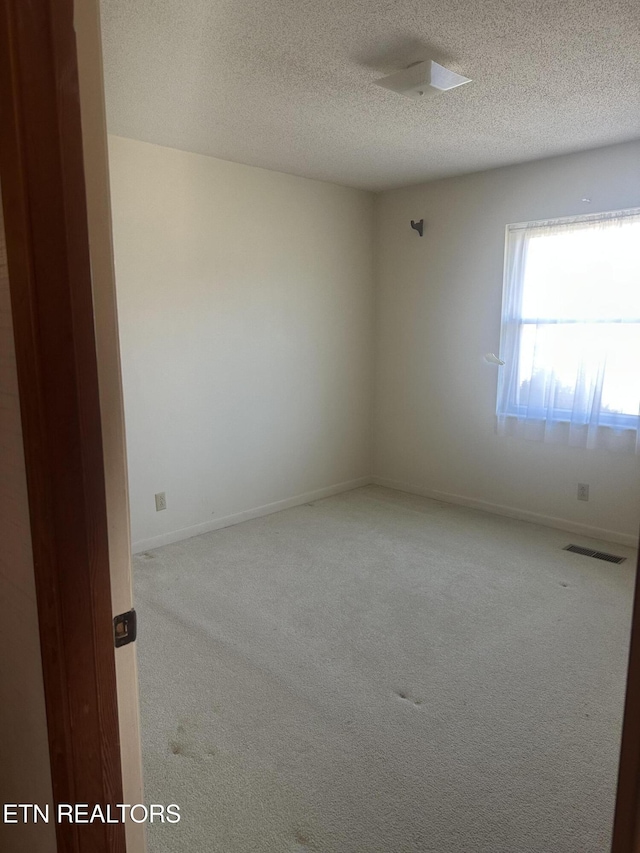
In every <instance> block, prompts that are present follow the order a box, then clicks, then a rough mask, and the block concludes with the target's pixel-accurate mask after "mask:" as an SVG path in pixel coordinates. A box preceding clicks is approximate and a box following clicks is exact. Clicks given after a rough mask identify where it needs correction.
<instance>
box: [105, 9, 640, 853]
mask: <svg viewBox="0 0 640 853" xmlns="http://www.w3.org/2000/svg"><path fill="white" fill-rule="evenodd" d="M101 14H102V46H103V61H104V81H105V97H106V112H107V124H108V132H109V136H108V157H109V173H110V191H111V211H112V223H113V250H114V259H115V280H116V292H117V309H118V323H119V340H120V353H121V363H122V381H123V389H124V417H125V426H126V440H127V457H128V479H129V504H130V521H131V551H132V553H133V586H134V603H135V608H136V612H137V618H138V639H137V643H136V645H137V657H138V669H139V690H140V708H141V729H142V757H143V770H144V786H145V801H146V802H151V803H177V804H179V805H180V809H181V815H182V818H181V820H180V822H179V824H175V825H170V824H168V823H161V824H157V823H154V824H152V825H149V826H148V828H147V832H148V848H149V850H150V851H151V853H174V851H176V853H177V851H186V850H189V851H191V853H197V851H207V853H209V851H216V853H218V851H219V853H250V851H252V853H253V851H269V853H271V852H272V853H295V851H298V853H301V851H319V852H320V853H410V851H421V852H422V851H424V852H425V853H426V851H433V853H550V851H554V853H602V851H605V850H607V849H609V844H610V839H611V833H612V825H613V818H614V805H615V798H616V782H617V774H618V761H619V753H620V738H621V731H622V717H623V709H624V698H625V681H626V673H627V662H628V652H629V636H630V624H631V613H632V605H633V587H634V580H635V568H636V547H637V537H638V526H639V523H640V455H639V454H640V433H639V416H640V372H639V371H638V364H639V363H640V256H639V254H638V246H640V119H639V116H640V8H639V7H638V6H637V4H635V3H633V2H631V0H613V2H607V3H605V2H603V1H602V2H601V1H600V0H597V1H596V0H586V2H585V0H582V2H579V3H578V2H565V3H550V2H540V3H533V4H531V3H524V2H521V0H516V2H504V0H483V2H471V3H468V2H467V3H462V2H458V0H455V2H448V3H435V2H432V0H425V2H423V3H420V4H418V3H414V2H410V1H409V0H398V2H395V3H380V2H372V3H368V4H363V3H360V2H355V0H343V2H341V3H337V2H333V0H330V2H310V3H295V2H291V0H260V2H258V0H246V2H244V3H229V2H222V0H182V2H178V0H162V2H155V3H154V2H148V0H147V2H142V0H136V2H130V0H102V2H101Z"/></svg>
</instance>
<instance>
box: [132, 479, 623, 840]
mask: <svg viewBox="0 0 640 853" xmlns="http://www.w3.org/2000/svg"><path fill="white" fill-rule="evenodd" d="M570 541H573V542H577V543H579V544H585V545H589V544H591V542H592V540H586V539H584V538H583V537H577V536H576V535H575V534H574V535H570V534H565V533H562V532H560V531H555V530H550V529H548V528H544V527H539V526H537V525H533V524H528V523H525V522H520V521H515V520H511V519H506V518H500V517H498V516H493V515H489V514H485V513H482V512H478V511H476V510H470V509H465V508H461V507H456V506H452V505H448V504H444V503H438V502H436V501H431V500H427V499H424V498H419V497H414V496H411V495H406V494H402V493H400V492H395V491H391V490H388V489H383V488H380V487H376V486H367V487H365V488H362V489H357V490H355V491H352V492H349V493H347V494H344V495H339V496H337V497H332V498H327V499H326V500H322V501H317V502H315V503H313V504H310V505H305V506H301V507H297V508H295V509H289V510H285V511H284V512H281V513H278V514H276V515H271V516H268V517H265V518H261V519H256V520H253V521H248V522H245V523H243V524H240V525H237V526H235V527H229V528H227V529H225V530H219V531H217V532H215V533H210V534H206V535H204V536H199V537H197V538H194V539H189V540H187V541H184V542H180V543H177V544H175V545H169V546H166V547H164V548H159V549H157V550H155V551H151V552H149V553H147V554H143V555H140V556H138V557H137V558H136V559H135V586H136V607H137V609H138V612H139V619H140V629H139V631H140V633H139V649H138V654H139V664H140V675H141V677H140V683H141V701H142V726H143V752H144V766H145V781H146V801H147V802H155V803H178V804H179V805H180V807H181V811H182V815H183V818H182V821H181V822H180V824H178V825H176V826H164V827H162V826H155V825H154V826H152V827H150V831H149V841H150V851H151V853H295V851H298V853H303V851H322V853H411V851H425V853H426V851H433V853H605V851H606V850H607V849H608V840H609V837H610V826H611V820H612V814H613V802H614V793H615V777H616V765H617V750H618V743H619V734H620V723H621V714H622V703H623V690H624V679H625V667H626V655H627V646H628V634H629V623H630V611H631V598H632V580H633V574H634V568H635V566H634V562H633V560H632V559H629V560H628V561H627V562H626V563H624V564H623V565H622V566H616V565H612V564H609V563H604V562H599V561H598V560H594V559H591V558H588V557H582V556H577V555H575V554H570V553H567V552H564V551H562V550H561V547H562V546H563V545H565V544H567V543H568V542H570ZM596 545H597V547H601V548H602V547H604V548H606V549H607V550H615V552H616V553H620V554H624V555H627V556H629V557H631V556H632V554H633V552H631V551H630V550H629V549H626V548H623V547H622V546H618V545H606V543H596Z"/></svg>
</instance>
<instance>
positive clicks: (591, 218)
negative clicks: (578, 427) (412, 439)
mask: <svg viewBox="0 0 640 853" xmlns="http://www.w3.org/2000/svg"><path fill="white" fill-rule="evenodd" d="M638 216H640V207H633V208H624V209H621V210H607V211H601V212H597V213H596V212H593V213H586V214H576V215H574V216H562V217H557V218H553V219H539V220H530V221H525V222H512V223H507V225H505V231H504V234H505V238H504V259H503V276H502V306H501V318H500V356H501V358H504V357H505V353H504V351H503V347H504V341H505V337H506V335H505V329H506V327H507V325H509V324H513V325H514V326H516V327H517V341H518V345H517V358H518V366H519V360H520V356H521V350H520V330H521V329H522V328H523V327H524V326H526V325H533V324H535V325H538V326H553V325H581V326H588V325H598V324H600V323H609V324H610V323H616V324H621V325H637V326H638V327H640V317H638V318H633V319H614V320H611V319H602V320H599V319H595V320H593V319H592V320H571V319H569V320H567V319H549V320H539V319H537V318H527V317H522V316H521V317H518V318H514V317H507V316H506V314H507V311H506V307H507V297H508V288H509V287H510V286H511V283H510V282H509V280H508V272H509V259H510V251H511V244H510V240H511V236H512V234H514V233H515V232H517V231H519V230H526V229H535V228H540V229H543V228H549V229H552V228H554V227H556V226H557V227H559V228H562V226H567V225H572V224H574V223H575V224H579V223H589V222H593V224H594V225H597V224H598V223H601V222H606V221H608V220H609V221H616V220H621V219H626V218H627V217H629V218H632V217H638ZM501 377H502V375H501ZM501 382H502V378H500V380H499V381H498V387H497V394H496V415H497V417H499V418H517V419H519V420H524V421H537V422H541V421H542V422H545V423H546V422H548V423H551V424H569V423H571V422H572V415H573V410H572V409H567V408H561V407H554V409H555V413H556V416H555V417H553V418H552V419H548V418H546V417H545V418H534V417H531V416H527V413H526V412H527V409H528V406H526V405H524V404H518V403H515V402H514V399H513V393H509V395H508V398H507V402H506V405H505V406H504V408H501V406H500V402H501V397H502V394H501ZM514 390H515V389H514ZM598 421H599V426H602V427H615V428H617V429H621V430H627V429H629V430H640V414H637V415H632V414H628V413H623V412H610V413H607V412H604V413H601V414H600V416H599V418H598Z"/></svg>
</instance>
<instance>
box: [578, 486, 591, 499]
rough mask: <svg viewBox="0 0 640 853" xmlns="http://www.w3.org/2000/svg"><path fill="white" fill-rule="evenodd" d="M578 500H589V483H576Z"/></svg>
mask: <svg viewBox="0 0 640 853" xmlns="http://www.w3.org/2000/svg"><path fill="white" fill-rule="evenodd" d="M578 500H579V501H588V500H589V483H578Z"/></svg>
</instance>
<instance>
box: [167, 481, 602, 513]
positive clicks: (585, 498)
mask: <svg viewBox="0 0 640 853" xmlns="http://www.w3.org/2000/svg"><path fill="white" fill-rule="evenodd" d="M587 488H588V486H587ZM585 500H586V498H585ZM166 508H167V495H166V493H165V492H158V494H157V495H156V512H160V510H161V509H166Z"/></svg>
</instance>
